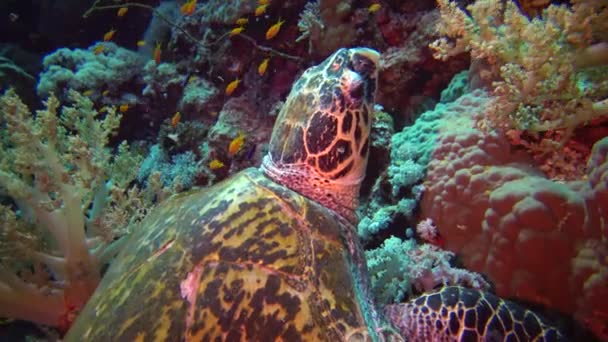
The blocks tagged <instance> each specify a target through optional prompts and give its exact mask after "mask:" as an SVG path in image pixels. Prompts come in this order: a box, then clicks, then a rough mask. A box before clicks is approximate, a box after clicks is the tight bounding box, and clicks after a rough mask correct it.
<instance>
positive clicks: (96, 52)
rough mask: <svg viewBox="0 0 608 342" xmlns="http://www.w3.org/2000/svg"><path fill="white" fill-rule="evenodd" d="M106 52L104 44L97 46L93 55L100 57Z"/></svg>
mask: <svg viewBox="0 0 608 342" xmlns="http://www.w3.org/2000/svg"><path fill="white" fill-rule="evenodd" d="M103 50H104V46H103V44H97V45H95V48H94V49H93V53H94V54H96V55H99V54H100V53H102V52H103Z"/></svg>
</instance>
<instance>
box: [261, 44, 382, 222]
mask: <svg viewBox="0 0 608 342" xmlns="http://www.w3.org/2000/svg"><path fill="white" fill-rule="evenodd" d="M378 58H379V54H378V53H377V52H376V51H374V50H371V49H367V48H352V49H340V50H338V51H336V52H335V53H334V54H333V55H332V56H330V57H329V58H327V59H326V60H325V61H324V62H323V63H321V64H319V65H318V66H315V67H312V68H309V69H308V70H306V72H304V74H303V75H302V76H301V77H300V79H299V80H298V81H297V82H296V83H295V84H294V86H293V88H292V90H291V93H290V95H289V97H288V98H287V101H286V103H285V106H283V108H282V110H281V112H280V113H279V117H278V118H277V121H276V122H277V123H276V124H275V127H274V130H273V132H272V138H271V140H270V151H269V153H268V155H267V156H266V157H265V158H264V161H263V163H262V169H263V170H264V172H265V173H266V174H267V175H268V176H269V177H270V178H272V179H273V180H275V181H277V182H278V183H281V184H283V185H285V186H288V187H289V188H291V189H293V190H295V191H297V192H299V193H301V194H304V195H305V196H307V197H309V198H312V199H314V200H316V201H317V202H319V203H321V204H323V205H324V206H325V207H327V208H330V209H332V210H334V211H336V212H337V213H339V214H340V215H342V216H343V217H345V218H347V219H349V220H351V221H354V220H355V214H354V210H355V208H356V207H357V204H358V196H359V187H360V183H361V181H362V179H363V177H364V176H365V168H366V166H367V155H368V149H369V140H368V139H369V131H370V126H371V120H372V117H371V116H372V113H373V105H374V95H375V91H376V82H377V67H376V64H377V62H378Z"/></svg>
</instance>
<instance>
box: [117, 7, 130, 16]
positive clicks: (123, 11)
mask: <svg viewBox="0 0 608 342" xmlns="http://www.w3.org/2000/svg"><path fill="white" fill-rule="evenodd" d="M128 10H129V7H121V8H119V9H118V12H116V16H118V17H122V16H124V15H125V14H127V11H128Z"/></svg>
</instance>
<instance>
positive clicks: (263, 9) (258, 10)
mask: <svg viewBox="0 0 608 342" xmlns="http://www.w3.org/2000/svg"><path fill="white" fill-rule="evenodd" d="M266 7H268V4H264V5H259V6H258V7H256V8H255V16H256V17H259V16H261V15H262V14H264V13H266Z"/></svg>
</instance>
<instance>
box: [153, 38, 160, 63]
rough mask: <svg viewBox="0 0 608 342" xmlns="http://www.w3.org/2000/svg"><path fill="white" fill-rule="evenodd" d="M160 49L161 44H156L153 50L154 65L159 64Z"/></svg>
mask: <svg viewBox="0 0 608 342" xmlns="http://www.w3.org/2000/svg"><path fill="white" fill-rule="evenodd" d="M160 47H161V43H160V42H156V47H155V48H154V62H155V63H156V65H158V64H160Z"/></svg>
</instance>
